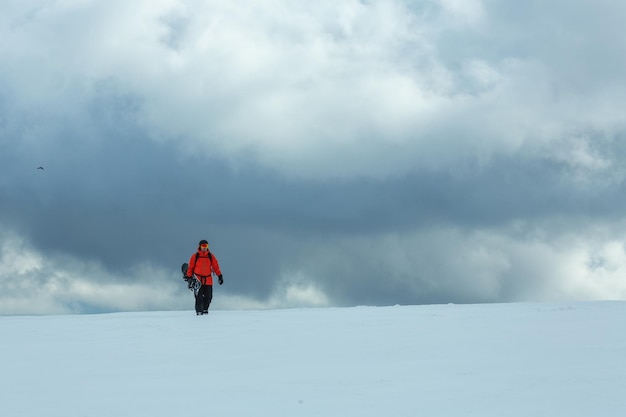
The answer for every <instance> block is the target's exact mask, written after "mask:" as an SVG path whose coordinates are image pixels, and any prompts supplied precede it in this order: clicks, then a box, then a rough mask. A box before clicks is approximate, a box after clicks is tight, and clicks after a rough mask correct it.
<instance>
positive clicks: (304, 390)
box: [0, 302, 626, 417]
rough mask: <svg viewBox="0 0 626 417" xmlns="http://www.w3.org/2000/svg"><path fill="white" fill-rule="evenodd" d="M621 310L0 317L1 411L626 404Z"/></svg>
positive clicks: (558, 409)
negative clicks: (34, 398)
mask: <svg viewBox="0 0 626 417" xmlns="http://www.w3.org/2000/svg"><path fill="white" fill-rule="evenodd" d="M625 315H626V303H624V302H568V303H506V304H472V305H469V304H465V305H458V304H445V305H441V304H440V305H420V306H389V307H353V308H300V309H280V310H278V309H277V310H274V309H270V310H262V311H259V310H252V311H251V310H247V311H241V310H228V311H224V310H220V311H212V312H210V314H209V315H208V316H201V317H196V315H195V314H194V312H193V311H163V312H157V311H148V312H120V313H111V314H82V315H58V316H30V317H24V316H12V317H6V316H5V317H0V328H1V329H2V335H3V341H2V343H1V344H0V363H1V364H2V375H3V378H4V379H5V380H6V381H11V383H10V384H9V383H7V384H5V386H3V388H2V390H1V391H0V398H1V399H2V401H0V413H1V414H2V415H3V416H19V417H39V416H41V415H45V416H49V417H66V416H90V417H110V416H120V417H131V416H137V415H149V416H153V417H170V416H178V415H197V414H201V415H205V414H210V415H220V416H221V415H229V416H230V415H232V416H249V415H255V416H312V417H313V416H315V417H321V416H327V417H334V416H338V417H344V416H352V415H358V416H363V417H379V416H381V415H392V416H398V417H411V416H416V415H426V416H440V417H463V416H483V417H495V416H508V417H528V416H563V417H588V416H603V417H621V416H623V415H624V408H625V407H626V399H625V398H624V389H625V388H626V367H624V366H623V364H624V346H625V344H626V334H625V333H624V331H623V328H624V317H625ZM251 341H253V342H252V343H251ZM198 346H201V348H200V349H199V348H198ZM198 356H201V359H199V358H198ZM33 375H37V377H36V378H33ZM24 387H29V389H24ZM33 393H36V401H33ZM199 398H201V399H202V401H198V399H199Z"/></svg>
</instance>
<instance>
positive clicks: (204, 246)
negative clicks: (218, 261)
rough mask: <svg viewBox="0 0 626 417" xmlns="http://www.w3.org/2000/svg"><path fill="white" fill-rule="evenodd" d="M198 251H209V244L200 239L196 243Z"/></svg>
mask: <svg viewBox="0 0 626 417" xmlns="http://www.w3.org/2000/svg"><path fill="white" fill-rule="evenodd" d="M198 249H199V250H209V242H207V241H206V240H204V239H202V240H201V241H200V243H198Z"/></svg>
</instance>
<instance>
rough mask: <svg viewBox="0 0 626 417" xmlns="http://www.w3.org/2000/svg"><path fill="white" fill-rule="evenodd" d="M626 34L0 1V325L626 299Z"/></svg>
mask: <svg viewBox="0 0 626 417" xmlns="http://www.w3.org/2000/svg"><path fill="white" fill-rule="evenodd" d="M624 18H626V4H622V3H620V2H617V1H594V2H591V1H579V0H574V1H569V0H568V1H564V0H554V1H551V2H543V1H534V0H531V1H525V2H517V1H513V0H505V1H490V0H485V1H480V0H416V1H393V0H390V1H351V0H340V1H335V0H333V1H330V0H328V1H325V0H321V1H316V2H304V1H301V2H294V1H286V0H270V1H267V0H265V1H246V2H239V1H235V2H233V1H220V0H214V1H199V0H198V1H193V0H187V1H173V0H172V1H168V0H161V1H153V0H137V1H133V2H127V1H122V0H112V1H107V2H102V1H94V0H66V1H63V0H58V1H48V0H45V1H44V0H40V1H37V0H32V1H19V2H17V1H5V2H2V3H1V4H0V56H1V57H2V59H1V61H0V314H5V315H12V314H63V313H91V312H108V311H137V310H163V309H187V308H193V306H192V301H191V300H190V299H189V298H190V293H189V291H188V290H187V289H186V287H185V286H184V285H183V284H182V283H181V281H180V264H181V263H183V262H185V261H187V260H188V259H189V257H190V256H191V254H193V253H194V252H195V250H196V248H197V244H198V241H199V240H201V239H207V240H208V241H209V242H210V244H211V251H212V252H213V254H214V255H215V256H216V257H217V259H218V260H219V262H220V265H221V268H222V272H223V274H224V280H225V284H224V286H222V287H219V288H216V291H215V298H214V304H213V307H214V308H218V309H242V308H280V307H296V306H297V307H300V306H309V307H326V306H355V305H395V304H402V305H404V304H429V303H450V302H452V303H491V302H513V301H563V300H565V301H566V300H600V299H602V300H605V299H626V279H625V278H624V277H626V251H625V244H626V241H625V236H626V217H625V216H624V214H623V213H624V206H625V203H626V200H625V198H624V195H625V193H624V191H626V183H625V180H626V168H624V166H625V165H624V162H625V160H626V143H625V139H626V116H625V114H624V112H623V109H622V107H623V103H624V102H626V77H624V71H623V68H624V67H625V65H626V43H625V42H624V39H625V38H626V28H624V25H623V21H624ZM40 166H41V167H43V168H44V169H43V170H40V169H37V167H40Z"/></svg>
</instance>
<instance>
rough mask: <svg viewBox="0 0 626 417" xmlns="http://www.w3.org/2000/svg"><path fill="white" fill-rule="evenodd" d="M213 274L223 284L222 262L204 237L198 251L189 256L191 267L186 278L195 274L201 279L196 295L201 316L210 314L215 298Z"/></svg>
mask: <svg viewBox="0 0 626 417" xmlns="http://www.w3.org/2000/svg"><path fill="white" fill-rule="evenodd" d="M213 274H215V275H217V282H218V283H219V284H220V285H222V284H223V283H224V277H223V276H222V271H221V270H220V264H219V262H218V261H217V258H216V257H215V255H213V254H212V253H211V252H210V251H209V242H207V241H206V240H204V239H202V240H201V241H200V243H198V251H197V252H196V253H194V254H193V255H191V258H189V268H188V269H187V274H186V276H185V280H188V279H191V278H193V276H194V275H195V276H196V278H198V281H200V284H201V286H200V289H199V290H198V295H197V296H196V314H197V315H199V316H201V315H203V314H209V306H210V305H211V300H212V299H213Z"/></svg>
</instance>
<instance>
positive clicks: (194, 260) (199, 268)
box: [187, 249, 222, 285]
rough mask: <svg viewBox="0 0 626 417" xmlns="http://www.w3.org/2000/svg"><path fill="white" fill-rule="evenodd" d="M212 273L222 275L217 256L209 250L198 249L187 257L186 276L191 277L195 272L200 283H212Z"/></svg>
mask: <svg viewBox="0 0 626 417" xmlns="http://www.w3.org/2000/svg"><path fill="white" fill-rule="evenodd" d="M212 273H214V274H215V275H218V276H219V275H222V271H220V264H219V263H218V262H217V258H216V257H215V256H214V255H213V254H212V253H211V252H209V251H203V250H200V249H198V252H196V253H194V254H193V255H191V258H189V269H187V277H189V278H191V277H192V276H193V275H194V274H195V275H196V277H198V279H199V280H200V282H201V283H202V285H213V275H212Z"/></svg>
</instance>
